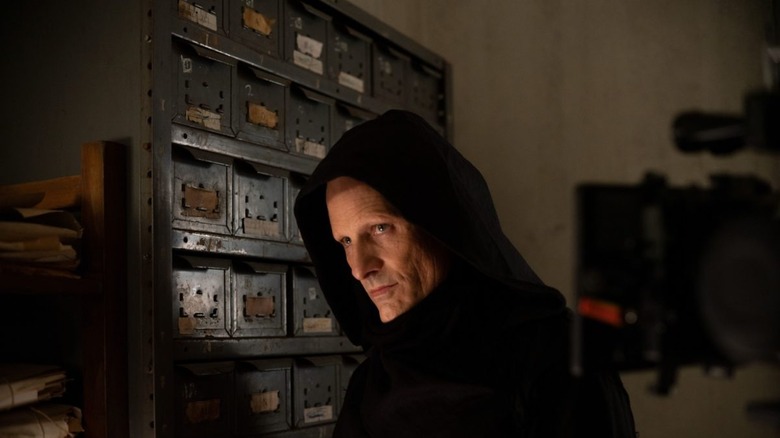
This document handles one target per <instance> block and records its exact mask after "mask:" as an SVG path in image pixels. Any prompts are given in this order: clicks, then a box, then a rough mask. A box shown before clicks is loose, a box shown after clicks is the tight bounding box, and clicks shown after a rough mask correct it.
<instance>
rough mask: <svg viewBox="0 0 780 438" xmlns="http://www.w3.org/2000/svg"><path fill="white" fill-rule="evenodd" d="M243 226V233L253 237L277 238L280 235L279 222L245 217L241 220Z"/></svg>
mask: <svg viewBox="0 0 780 438" xmlns="http://www.w3.org/2000/svg"><path fill="white" fill-rule="evenodd" d="M243 224H244V233H246V234H250V235H253V236H261V237H268V236H278V235H279V234H280V233H279V222H274V221H264V220H260V219H254V218H251V217H246V218H244V219H243Z"/></svg>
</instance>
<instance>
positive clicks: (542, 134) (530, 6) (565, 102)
mask: <svg viewBox="0 0 780 438" xmlns="http://www.w3.org/2000/svg"><path fill="white" fill-rule="evenodd" d="M352 1H353V3H355V4H356V5H358V6H359V7H361V8H363V9H364V10H366V11H368V12H369V13H371V14H373V15H375V16H377V17H378V18H380V19H381V20H383V21H385V22H387V23H389V24H390V25H392V26H393V27H395V28H396V29H398V30H400V31H401V32H403V33H405V34H407V35H408V36H410V37H412V38H413V39H415V40H417V41H419V42H420V43H422V44H423V45H424V46H426V47H428V48H430V49H432V50H433V51H435V52H437V53H439V54H441V55H443V56H444V57H445V58H446V59H447V60H448V61H450V62H451V63H452V65H453V69H454V96H453V98H454V112H455V139H454V143H455V145H456V147H458V148H459V149H460V150H461V151H462V152H463V153H464V154H465V155H466V156H467V157H468V158H469V159H471V160H472V161H473V162H474V163H475V164H476V165H477V167H479V168H480V169H481V170H482V172H483V173H484V174H485V177H486V179H487V181H488V183H489V185H490V187H491V190H492V192H493V196H494V198H495V201H496V205H497V209H498V211H499V215H500V217H501V220H502V223H503V226H504V229H505V231H506V233H507V235H508V236H509V237H510V238H511V239H512V241H513V242H514V243H515V244H516V245H517V246H518V248H520V250H521V252H522V253H523V254H524V255H525V256H526V258H527V259H528V260H529V262H530V263H531V265H532V266H533V267H534V268H535V269H536V271H537V272H538V273H539V275H540V276H542V278H543V279H544V280H545V281H546V282H548V283H549V284H551V285H553V286H555V287H557V288H559V289H560V290H561V291H562V292H564V294H565V295H567V297H568V298H569V299H571V297H572V293H573V275H572V274H573V269H574V257H573V249H574V238H575V235H574V225H575V223H574V221H573V215H574V210H573V203H574V187H575V186H576V185H577V184H578V183H581V182H585V181H606V182H625V183H632V184H633V183H637V182H639V181H640V180H641V178H642V176H643V175H644V173H645V172H647V171H650V170H652V171H656V172H660V173H663V174H665V175H667V177H668V179H669V181H670V182H671V183H673V184H674V185H680V184H687V183H692V182H698V183H705V182H706V181H707V175H709V174H711V173H714V172H722V171H726V172H730V173H756V174H759V175H761V176H763V177H765V178H769V179H771V180H772V181H773V183H774V184H775V187H780V157H778V156H766V155H758V154H756V153H752V152H743V153H739V154H737V155H735V156H731V157H728V158H713V157H711V156H708V155H692V156H686V155H683V154H681V153H679V152H677V151H676V149H675V148H674V146H673V144H672V143H671V141H670V138H671V130H670V124H671V121H672V118H673V117H674V115H675V114H676V113H677V112H678V111H681V110H685V109H689V108H701V109H706V110H721V111H735V112H738V111H741V100H742V96H743V93H744V92H745V91H747V90H749V89H752V88H755V87H760V86H762V85H764V82H763V81H764V77H763V70H762V64H761V61H762V58H761V49H762V44H763V29H762V26H763V23H764V22H763V20H764V17H765V15H766V10H767V9H766V8H767V5H768V1H761V0H686V1H674V0H662V1H652V2H643V1H638V0H628V1H626V0H597V1H587V2H583V1H573V0H571V1H563V0H558V1H554V0H524V1H517V0H492V1H478V0H425V1H419V0H352ZM654 379H655V374H654V373H650V372H647V373H633V374H626V375H624V381H625V383H626V386H627V388H628V390H629V392H630V395H631V398H632V403H633V405H634V410H635V416H636V419H637V424H638V428H639V431H640V433H641V436H642V438H660V437H664V438H674V437H694V436H697V437H698V436H715V437H770V436H778V433H777V431H776V430H772V429H771V428H769V427H767V426H765V425H763V424H762V423H757V422H753V421H749V420H747V419H746V416H745V414H744V408H745V404H746V403H747V401H749V400H755V399H762V398H766V397H770V396H774V397H780V370H778V369H777V368H776V367H769V366H758V365H753V366H750V367H747V368H746V369H742V370H739V371H738V372H737V374H736V378H734V379H729V380H715V379H713V378H710V377H704V376H703V373H702V371H701V369H699V368H697V367H694V368H689V369H685V370H683V372H682V373H681V378H680V382H679V384H678V385H677V387H676V391H675V393H674V394H673V395H671V396H670V397H668V398H659V397H656V396H652V395H649V394H648V392H647V390H646V388H647V387H648V386H649V385H650V384H651V383H652V382H653V381H654Z"/></svg>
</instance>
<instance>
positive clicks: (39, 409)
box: [0, 404, 84, 438]
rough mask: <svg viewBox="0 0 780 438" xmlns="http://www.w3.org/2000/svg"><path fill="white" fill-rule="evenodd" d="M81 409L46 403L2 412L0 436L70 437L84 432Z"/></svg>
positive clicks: (15, 437) (31, 437) (17, 437)
mask: <svg viewBox="0 0 780 438" xmlns="http://www.w3.org/2000/svg"><path fill="white" fill-rule="evenodd" d="M83 431H84V429H83V428H82V427H81V410H79V408H76V407H73V406H67V405H55V404H44V405H40V406H35V407H26V408H21V409H14V410H13V411H9V412H3V413H0V437H3V438H5V437H9V438H10V437H13V438H21V437H24V438H69V437H73V436H74V435H75V434H76V433H79V432H83Z"/></svg>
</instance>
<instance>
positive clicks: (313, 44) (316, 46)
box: [295, 34, 324, 59]
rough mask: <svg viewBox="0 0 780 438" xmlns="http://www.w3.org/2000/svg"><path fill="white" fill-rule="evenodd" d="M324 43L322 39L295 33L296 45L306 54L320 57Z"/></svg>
mask: <svg viewBox="0 0 780 438" xmlns="http://www.w3.org/2000/svg"><path fill="white" fill-rule="evenodd" d="M323 46H324V44H322V43H321V42H320V41H317V40H315V39H314V38H310V37H307V36H306V35H301V34H295V47H296V48H297V49H298V50H299V51H300V52H301V53H304V54H306V55H309V56H311V57H312V58H317V59H319V58H320V56H322V47H323Z"/></svg>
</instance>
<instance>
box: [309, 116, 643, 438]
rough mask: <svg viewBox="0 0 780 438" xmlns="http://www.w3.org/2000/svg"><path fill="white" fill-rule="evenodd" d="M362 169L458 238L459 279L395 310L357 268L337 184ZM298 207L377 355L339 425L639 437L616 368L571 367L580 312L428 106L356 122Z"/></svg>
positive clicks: (343, 437)
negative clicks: (543, 271) (507, 223)
mask: <svg viewBox="0 0 780 438" xmlns="http://www.w3.org/2000/svg"><path fill="white" fill-rule="evenodd" d="M339 176H350V177H352V178H355V179H357V180H359V181H362V182H364V183H366V184H368V185H370V186H371V187H373V188H374V189H375V190H377V191H378V192H380V193H381V194H382V195H383V196H384V197H385V198H386V199H387V200H388V201H389V202H390V203H391V204H392V205H393V206H394V207H395V208H397V209H398V210H399V211H400V212H401V214H402V215H403V216H404V218H405V219H406V220H408V221H409V222H411V223H413V224H415V225H417V226H419V227H421V228H422V229H423V230H425V231H426V232H427V233H428V234H429V235H431V236H433V237H434V238H435V239H437V240H438V241H439V242H441V243H442V244H444V246H446V247H447V248H448V249H449V250H450V251H451V253H452V254H454V256H455V257H454V258H455V262H454V264H453V267H452V268H451V270H450V274H449V276H448V278H447V279H446V280H445V281H444V282H443V283H442V284H440V285H439V286H438V287H437V288H436V289H435V290H434V291H433V292H432V293H431V294H430V295H429V296H427V297H426V298H425V299H424V300H423V301H421V302H420V303H418V304H417V305H416V306H415V307H413V308H412V309H410V310H409V311H407V312H405V313H404V314H402V315H399V316H398V317H396V318H395V319H394V320H392V321H390V322H388V323H382V322H381V321H380V320H379V316H378V312H377V310H376V308H375V307H374V305H373V303H372V302H371V301H370V298H369V297H368V296H367V294H366V292H365V291H364V290H363V287H362V286H361V284H360V283H359V282H358V281H357V280H356V279H354V278H353V277H352V275H351V271H350V269H349V266H348V264H347V262H346V258H345V256H344V252H343V248H342V247H341V245H340V244H339V243H337V242H336V241H335V240H334V239H333V237H332V232H331V229H330V222H329V219H328V213H327V207H326V204H325V187H326V184H327V182H328V181H330V180H332V179H334V178H336V177H339ZM295 216H296V220H297V223H298V227H299V229H300V232H301V235H302V237H303V240H304V242H305V245H306V248H307V250H308V252H309V254H310V256H311V259H312V262H313V263H314V266H315V268H316V271H317V276H318V279H319V282H320V285H321V287H322V291H323V293H324V295H325V297H326V298H327V300H328V303H329V304H330V306H331V308H332V310H333V312H334V314H335V316H336V318H337V319H338V321H339V323H340V324H341V327H342V328H343V330H344V332H345V333H346V335H347V336H348V337H349V339H350V340H351V341H352V342H353V343H355V344H356V345H360V346H362V347H363V348H364V349H365V351H366V355H367V358H366V360H365V361H364V362H363V363H362V364H361V365H360V366H359V367H358V369H357V370H356V371H355V373H354V374H353V376H352V378H351V380H350V383H349V387H348V389H347V395H346V398H345V400H344V405H343V406H342V409H341V413H340V414H339V419H338V423H337V425H336V429H335V432H334V436H335V437H337V438H359V437H371V438H418V437H419V438H422V437H425V438H432V437H442V438H445V437H446V438H459V437H462V438H479V437H558V436H560V437H564V436H565V437H568V436H583V437H621V438H622V437H633V436H634V424H633V417H632V415H631V410H630V407H629V404H628V397H627V394H626V393H625V391H624V390H623V387H622V383H621V382H620V379H619V377H618V376H617V374H615V373H602V374H600V375H598V376H593V377H591V378H588V379H579V378H578V379H575V378H573V377H572V376H571V375H570V373H569V360H568V352H569V335H570V324H569V323H570V312H569V311H568V310H567V309H566V307H565V303H564V299H563V297H562V296H561V295H560V293H558V292H557V291H556V290H554V289H552V288H549V287H547V286H545V285H544V284H543V283H542V281H541V280H540V279H539V278H538V277H537V276H536V274H535V273H534V272H533V271H532V270H531V268H530V267H529V266H528V264H527V263H526V261H525V260H524V259H523V257H522V256H521V255H520V253H519V252H518V251H517V250H516V249H515V247H514V246H513V245H512V244H511V242H510V241H509V240H508V239H507V237H506V236H505V235H504V233H503V231H502V230H501V227H500V225H499V221H498V216H497V214H496V212H495V208H494V206H493V202H492V199H491V196H490V193H489V190H488V187H487V184H486V183H485V181H484V179H483V178H482V175H481V174H480V173H479V171H478V170H477V169H476V168H475V167H474V166H472V165H471V164H470V163H469V162H468V161H467V160H466V159H465V158H464V157H463V156H462V155H461V154H460V153H458V151H457V150H455V149H454V148H453V147H452V146H451V145H450V144H449V143H448V142H447V141H446V140H445V139H444V138H442V137H441V136H440V135H439V134H438V133H437V132H436V131H435V130H434V129H432V128H431V127H430V126H429V125H428V124H427V123H426V122H425V121H423V119H421V118H420V117H418V116H416V115H414V114H412V113H409V112H406V111H400V110H391V111H388V112H387V113H385V114H384V115H382V116H380V117H378V118H377V119H374V120H372V121H368V122H366V123H364V124H362V125H359V126H357V127H355V128H353V129H352V130H350V131H348V132H347V133H346V134H345V135H344V136H343V137H342V138H341V140H339V141H338V142H337V143H336V144H335V145H334V146H333V148H332V150H331V151H330V153H329V154H328V155H327V156H326V157H325V158H324V159H323V161H322V162H321V163H320V164H319V165H318V167H317V168H316V170H315V171H314V173H313V174H312V176H311V178H310V179H309V181H308V183H307V184H306V186H305V187H304V188H303V189H302V190H301V192H300V193H299V195H298V198H297V199H296V203H295Z"/></svg>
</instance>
